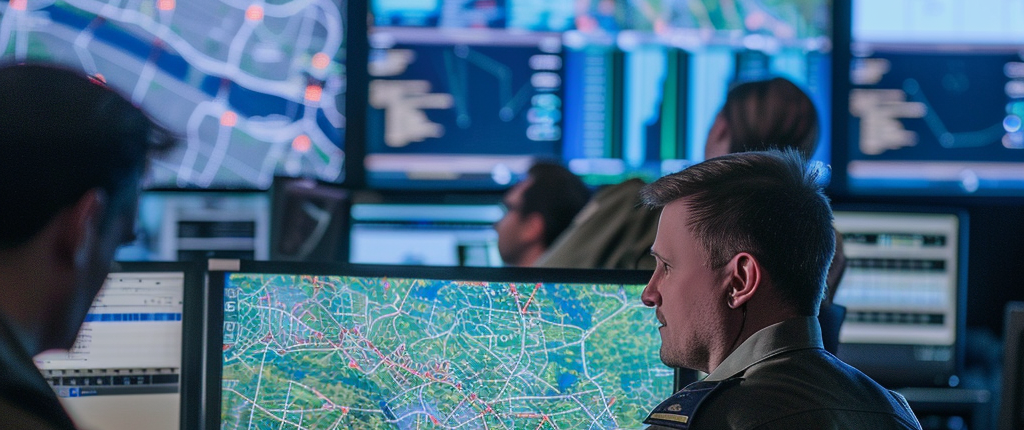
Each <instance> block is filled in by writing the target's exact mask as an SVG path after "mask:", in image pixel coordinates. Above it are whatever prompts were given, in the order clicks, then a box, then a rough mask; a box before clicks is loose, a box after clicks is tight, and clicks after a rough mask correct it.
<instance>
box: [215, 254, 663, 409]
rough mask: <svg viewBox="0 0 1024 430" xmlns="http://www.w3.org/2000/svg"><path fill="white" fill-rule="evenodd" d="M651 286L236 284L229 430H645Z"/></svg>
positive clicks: (654, 346)
mask: <svg viewBox="0 0 1024 430" xmlns="http://www.w3.org/2000/svg"><path fill="white" fill-rule="evenodd" d="M643 287H644V286H643V285H600V284H553V283H552V284H536V283H531V284H522V283H496V282H462V281H438V280H422V279H398V278H357V277H338V276H322V277H314V276H296V275H270V274H232V275H229V278H228V280H227V287H226V289H225V326H224V329H225V330H224V353H223V360H224V361H223V375H222V395H221V400H222V406H221V418H222V422H221V428H224V429H277V428H299V429H328V428H331V429H333V428H405V429H414V428H444V429H570V428H571V429H581V428H583V429H612V428H641V427H643V424H642V423H641V421H642V420H643V419H644V418H645V417H646V416H647V413H648V412H649V411H650V410H651V409H652V408H653V407H654V406H656V405H657V404H658V403H659V402H660V401H661V400H663V399H664V398H667V397H668V396H669V395H671V393H672V383H673V373H672V370H671V369H669V368H668V367H665V366H664V365H663V364H662V363H661V361H660V359H659V356H658V349H659V347H660V344H661V342H660V338H659V334H658V331H657V323H656V320H655V318H654V312H653V310H652V309H651V308H647V307H645V306H644V305H643V304H642V303H641V302H640V299H639V296H640V293H641V292H642V290H643Z"/></svg>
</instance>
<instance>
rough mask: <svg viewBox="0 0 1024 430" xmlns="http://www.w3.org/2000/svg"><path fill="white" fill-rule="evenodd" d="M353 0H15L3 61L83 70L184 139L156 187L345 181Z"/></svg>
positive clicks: (0, 13)
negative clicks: (280, 179) (348, 30)
mask: <svg viewBox="0 0 1024 430" xmlns="http://www.w3.org/2000/svg"><path fill="white" fill-rule="evenodd" d="M345 5H346V2H335V1H327V0H319V1H308V2H230V1H213V2H210V1H202V0H158V1H130V2H97V1H89V0H64V1H26V0H20V1H11V2H6V7H4V8H3V9H2V10H0V22H2V25H0V46H3V51H2V52H0V60H2V61H3V62H5V63H10V62H47V63H56V64H61V65H64V66H67V67H70V68H73V69H76V70H81V71H84V72H85V73H88V74H90V75H93V76H95V77H97V78H98V79H100V80H102V81H104V82H106V84H107V85H109V86H111V87H113V88H115V89H117V90H119V91H120V92H121V93H122V94H124V95H125V96H126V97H128V98H130V99H131V101H132V102H134V103H136V104H138V105H140V106H142V107H143V108H144V109H145V110H146V111H147V112H149V113H150V114H151V115H152V116H153V117H154V118H155V119H157V120H158V121H159V122H160V123H161V124H163V125H165V126H166V127H167V128H169V129H171V130H172V131H174V132H175V133H177V134H179V135H180V137H181V140H182V143H180V144H179V145H178V146H177V147H176V148H175V149H174V150H172V151H170V152H168V153H167V154H163V155H162V156H160V157H158V158H157V159H155V160H154V161H153V168H152V177H151V178H150V180H149V186H150V187H153V188H216V189H227V188H231V189H237V188H242V189H267V188H269V187H270V184H271V182H272V181H273V178H274V176H275V175H280V176H291V177H298V176H303V177H314V178H317V179H320V180H323V181H327V182H341V181H343V180H344V178H345V172H344V168H343V167H344V158H345V157H344V151H343V144H342V136H343V132H342V130H343V129H344V125H345V117H344V112H345V109H344V108H345V106H344V96H345V79H344V76H345V63H346V62H345V53H346V46H347V45H346V40H347V38H346V37H345V27H346V26H345V24H346V14H345Z"/></svg>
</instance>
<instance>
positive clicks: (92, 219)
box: [52, 188, 107, 268]
mask: <svg viewBox="0 0 1024 430" xmlns="http://www.w3.org/2000/svg"><path fill="white" fill-rule="evenodd" d="M106 206H107V193H106V192H105V191H103V190H102V189H100V188H93V189H91V190H89V191H86V192H85V194H82V197H79V199H78V201H76V202H75V203H74V204H73V205H71V206H69V207H67V208H65V209H64V210H63V211H61V213H60V214H58V215H57V216H56V217H55V218H54V220H53V221H52V222H53V223H55V224H56V225H55V228H57V230H58V231H59V233H60V234H59V235H58V237H57V243H56V246H55V249H54V252H55V257H56V258H57V259H58V262H59V263H60V264H66V265H68V266H66V267H68V268H77V267H82V266H83V265H84V264H87V262H88V260H89V255H90V253H91V252H93V243H94V242H95V241H96V238H97V236H98V235H99V233H100V232H99V228H100V220H101V219H102V217H103V211H104V210H105V209H106Z"/></svg>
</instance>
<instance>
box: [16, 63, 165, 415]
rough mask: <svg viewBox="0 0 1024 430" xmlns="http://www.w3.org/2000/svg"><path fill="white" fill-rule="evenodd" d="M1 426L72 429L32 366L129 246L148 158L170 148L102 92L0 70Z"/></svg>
mask: <svg viewBox="0 0 1024 430" xmlns="http://www.w3.org/2000/svg"><path fill="white" fill-rule="evenodd" d="M0 94H3V97H2V98H0V154H2V155H0V202H3V203H2V204H3V210H0V293H2V294H3V299H2V300H0V427H2V428H5V429H6V428H18V429H21V428H24V429H73V428H74V427H75V426H74V423H72V421H71V418H70V417H69V416H68V415H67V413H66V412H65V411H64V409H63V408H62V407H61V404H60V402H59V401H58V399H57V396H56V394H55V393H54V391H53V389H52V388H51V387H50V386H49V384H47V382H46V380H45V379H43V376H42V375H41V374H40V373H39V370H38V369H37V368H36V366H35V364H34V363H33V361H32V357H33V356H34V355H36V354H39V353H40V352H43V351H46V350H50V349H69V348H71V346H72V345H73V344H74V343H75V339H76V337H77V335H78V330H79V328H80V326H81V324H82V321H83V320H84V319H85V316H86V313H87V312H88V311H89V307H90V305H91V304H92V301H93V299H94V298H95V296H96V293H97V292H99V290H100V287H102V286H103V282H104V281H105V279H106V276H107V273H108V272H109V270H110V267H111V262H112V260H113V257H114V251H115V249H116V248H117V247H118V246H119V245H121V244H125V243H128V242H131V241H132V239H133V238H134V227H135V217H136V208H137V206H138V199H139V191H140V190H141V186H140V182H141V177H142V174H143V171H144V169H145V166H146V158H147V154H148V153H149V152H150V150H152V149H156V148H157V147H159V146H162V145H164V144H166V143H167V142H169V140H165V138H166V137H168V136H167V135H166V134H164V133H162V132H161V131H160V129H159V128H157V127H156V126H155V125H154V124H153V123H152V122H151V121H150V120H149V119H148V118H147V117H146V115H145V114H143V112H142V111H140V110H139V109H138V108H136V107H135V106H133V105H132V104H131V103H130V102H129V101H128V100H126V99H125V98H123V97H121V96H120V95H118V94H117V93H115V92H114V91H112V90H110V89H109V88H107V87H106V86H104V85H103V84H101V83H99V82H97V81H93V80H91V79H90V78H88V77H86V76H85V75H82V74H80V73H76V72H73V71H69V70H64V69H60V68H56V67H53V66H43V65H7V66H2V67H0Z"/></svg>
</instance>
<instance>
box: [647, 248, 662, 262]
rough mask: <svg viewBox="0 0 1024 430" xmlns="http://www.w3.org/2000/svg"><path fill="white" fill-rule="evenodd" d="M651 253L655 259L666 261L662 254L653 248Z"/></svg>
mask: <svg viewBox="0 0 1024 430" xmlns="http://www.w3.org/2000/svg"><path fill="white" fill-rule="evenodd" d="M649 252H650V254H651V255H652V256H654V258H655V259H657V260H661V261H665V259H664V258H662V257H661V254H658V253H657V252H655V251H654V248H651V249H650V251H649Z"/></svg>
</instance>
